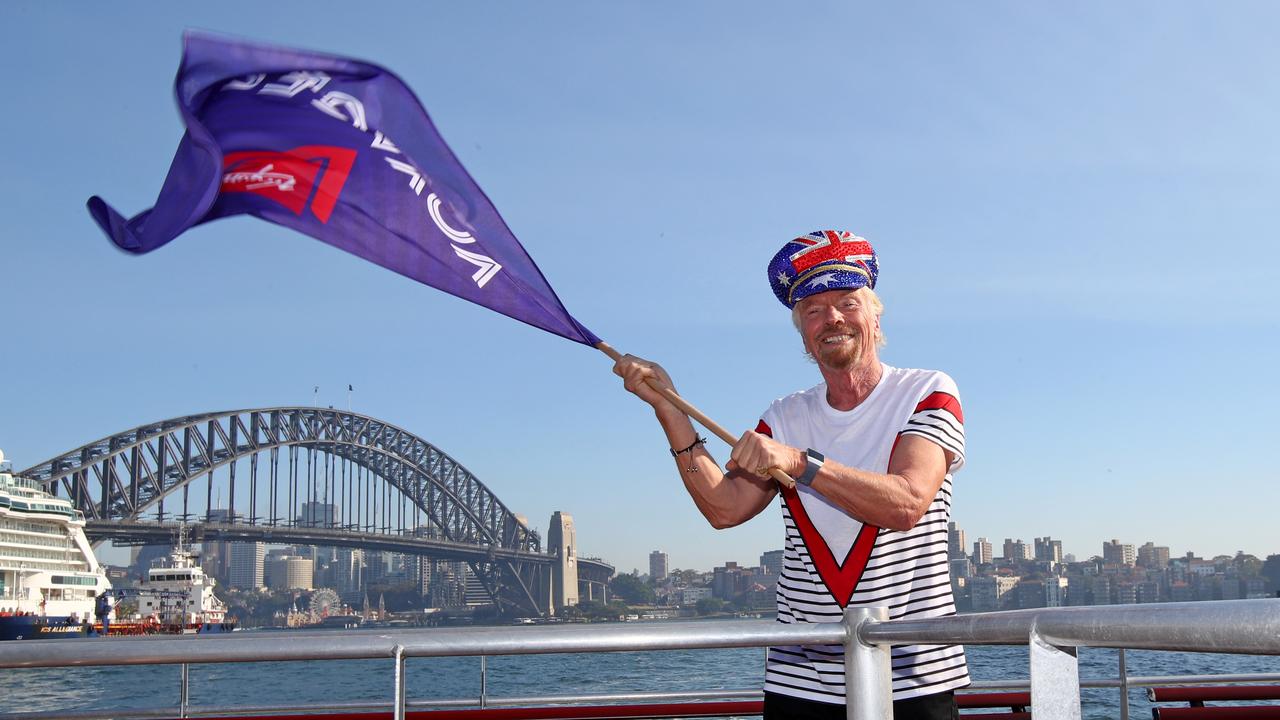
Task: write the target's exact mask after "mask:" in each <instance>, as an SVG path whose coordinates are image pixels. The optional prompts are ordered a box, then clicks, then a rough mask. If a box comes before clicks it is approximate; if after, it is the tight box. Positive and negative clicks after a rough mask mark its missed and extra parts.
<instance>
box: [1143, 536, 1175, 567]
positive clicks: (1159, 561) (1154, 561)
mask: <svg viewBox="0 0 1280 720" xmlns="http://www.w3.org/2000/svg"><path fill="white" fill-rule="evenodd" d="M1138 565H1140V566H1142V567H1144V568H1147V569H1148V570H1163V569H1165V568H1167V567H1169V548H1167V547H1163V546H1157V545H1155V544H1154V543H1151V542H1146V543H1143V545H1142V547H1140V548H1138Z"/></svg>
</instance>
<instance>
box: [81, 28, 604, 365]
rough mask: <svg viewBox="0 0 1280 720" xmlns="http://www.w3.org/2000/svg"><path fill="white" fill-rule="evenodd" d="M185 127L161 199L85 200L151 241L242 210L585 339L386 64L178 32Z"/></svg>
mask: <svg viewBox="0 0 1280 720" xmlns="http://www.w3.org/2000/svg"><path fill="white" fill-rule="evenodd" d="M174 89H175V93H176V95H177V101H178V109H179V111H180V113H181V115H182V119H183V122H184V123H185V124H186V128H187V129H186V133H185V135H184V136H183V138H182V141H181V143H179V145H178V150H177V153H176V154H175V155H174V158H173V162H172V163H171V165H170V167H169V174H168V177H166V178H165V182H164V185H163V187H161V189H160V194H159V197H158V198H157V199H156V203H155V207H153V208H151V209H150V210H146V211H144V212H142V213H139V214H138V215H135V216H133V217H132V218H129V219H127V220H126V219H125V218H124V217H123V216H121V215H120V213H118V212H117V211H116V210H115V209H113V208H112V207H111V206H110V205H108V204H107V203H106V202H105V201H103V200H102V199H101V198H99V197H97V196H95V197H92V198H90V199H89V202H88V207H89V212H90V214H91V215H92V216H93V219H94V220H95V221H97V223H98V225H99V226H101V227H102V229H103V230H104V231H105V232H106V233H107V235H108V236H110V238H111V240H112V241H113V242H114V243H115V244H116V245H117V246H119V247H120V248H122V249H123V250H125V251H127V252H131V253H138V254H141V253H146V252H150V251H152V250H155V249H156V248H158V247H160V246H161V245H164V244H165V243H167V242H169V241H170V240H173V239H174V238H175V237H177V236H178V235H180V234H182V232H184V231H185V230H187V229H188V228H191V227H195V226H196V225H200V224H202V223H206V222H209V221H211V220H216V219H218V218H221V217H227V216H230V215H242V214H248V215H253V216H255V217H258V218H261V219H263V220H267V221H269V222H273V223H278V224H280V225H284V226H286V227H290V228H293V229H294V230H297V231H299V232H302V233H306V234H307V235H310V236H311V237H313V238H316V239H317V240H320V241H322V242H325V243H328V244H330V245H333V246H335V247H338V248H341V249H343V250H345V251H347V252H350V253H353V254H355V255H358V256H360V257H362V258H364V259H366V260H369V261H371V262H374V263H377V264H378V265H381V266H383V267H385V268H388V269H390V270H394V271H396V272H398V273H400V274H402V275H405V276H407V277H410V278H413V279H414V280H417V281H419V282H422V283H425V284H427V285H430V286H432V287H434V288H437V289H439V290H443V291H444V292H447V293H449V294H451V295H456V296H458V297H461V298H464V299H466V300H469V301H471V302H474V303H477V304H479V305H482V306H484V307H487V308H489V309H491V310H496V311H497V312H500V313H502V314H504V315H508V316H510V317H513V318H515V319H517V320H520V321H522V322H526V323H528V324H530V325H533V326H534V327H537V328H541V329H543V330H546V331H548V332H551V333H555V334H556V335H559V336H561V337H565V338H568V339H570V340H573V341H575V342H580V343H584V344H587V345H595V344H596V343H598V342H600V339H599V338H598V337H596V336H595V335H594V334H592V333H591V331H590V330H588V329H587V328H585V327H583V326H582V325H581V324H580V323H578V321H576V320H574V319H573V317H571V316H570V315H569V313H568V311H567V310H565V307H564V305H563V303H561V302H560V299H559V298H558V297H557V296H556V294H555V291H554V290H552V289H551V286H550V285H549V284H548V283H547V281H546V279H545V278H544V277H543V275H542V272H541V271H540V270H539V269H538V266H537V265H535V264H534V262H533V260H532V258H530V257H529V255H528V253H526V252H525V250H524V248H523V247H521V245H520V243H519V241H517V240H516V238H515V236H514V235H513V234H512V233H511V230H510V229H509V228H508V227H507V225H506V223H505V222H504V221H503V220H502V218H501V216H499V215H498V211H497V210H496V209H495V208H494V207H493V204H492V203H491V202H490V201H489V198H488V197H486V196H485V194H484V192H483V191H482V190H481V189H480V187H479V186H478V185H476V183H475V181H474V180H472V178H471V176H470V175H468V174H467V171H466V169H464V168H463V167H462V165H461V163H459V162H458V159H457V158H456V157H454V155H453V152H452V151H451V150H450V149H449V147H448V146H447V145H445V143H444V140H443V139H442V138H441V137H440V134H439V133H438V132H437V131H436V128H435V126H434V125H433V124H432V122H431V118H430V117H428V115H427V112H426V110H425V109H424V108H423V107H422V104H421V103H420V102H418V99H417V97H416V96H415V95H414V94H413V91H411V90H410V89H409V88H408V86H406V85H405V84H404V82H402V81H401V80H400V79H399V78H398V77H396V76H395V75H394V74H392V73H391V72H390V71H388V70H386V69H385V68H382V67H379V66H377V65H373V64H370V63H366V62H361V61H358V60H352V59H348V58H343V57H338V56H335V55H327V54H323V53H316V52H309V51H303V50H293V49H288V48H281V47H274V46H270V45H264V44H259V43H251V42H246V41H242V40H233V39H228V38H224V37H221V36H217V35H209V34H204V33H197V32H190V31H188V32H187V33H186V34H185V35H184V37H183V55H182V63H181V66H180V67H179V68H178V76H177V79H176V81H175V83H174Z"/></svg>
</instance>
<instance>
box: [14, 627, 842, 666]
mask: <svg viewBox="0 0 1280 720" xmlns="http://www.w3.org/2000/svg"><path fill="white" fill-rule="evenodd" d="M847 638H848V632H847V631H846V630H845V628H844V626H843V625H842V624H840V623H824V624H820V625H817V624H805V625H780V624H778V623H774V622H769V621H768V620H737V621H729V622H670V623H666V622H664V623H654V624H645V625H632V624H626V625H562V626H540V625H536V626H520V627H470V628H425V629H406V630H396V631H394V632H388V631H386V630H365V629H359V630H349V631H341V632H339V631H333V630H325V631H318V632H290V633H289V634H288V640H289V641H288V642H287V643H285V642H281V641H280V640H281V636H280V635H278V634H275V633H262V634H260V635H259V634H247V633H230V634H225V635H223V634H215V635H201V636H197V635H180V636H176V637H155V636H151V637H137V638H133V637H130V638H108V639H105V640H101V641H96V642H74V643H68V642H66V641H49V640H37V641H22V642H18V643H13V642H10V643H0V668H24V667H25V668H31V667H78V666H88V665H172V664H178V663H220V662H257V661H291V660H360V659H368V658H391V657H393V656H394V655H395V651H396V648H397V646H398V647H401V648H403V653H404V656H405V657H448V656H475V655H529V654H544V653H590V652H615V651H645V650H695V649H706V648H731V647H766V646H769V645H795V644H809V645H817V644H833V645H840V644H843V643H844V642H845V641H846V639H847Z"/></svg>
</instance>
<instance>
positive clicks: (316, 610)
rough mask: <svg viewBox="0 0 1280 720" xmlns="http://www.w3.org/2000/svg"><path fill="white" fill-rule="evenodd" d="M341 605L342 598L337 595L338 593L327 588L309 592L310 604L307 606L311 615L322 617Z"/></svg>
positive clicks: (327, 615)
mask: <svg viewBox="0 0 1280 720" xmlns="http://www.w3.org/2000/svg"><path fill="white" fill-rule="evenodd" d="M341 607H342V599H341V598H339V597H338V593H336V592H334V591H332V590H330V589H329V588H320V589H319V590H317V591H315V592H313V593H311V604H310V605H309V606H308V608H309V609H310V610H311V615H312V616H313V617H318V618H324V617H329V615H330V614H331V613H332V612H333V611H335V610H338V609H339V608H341Z"/></svg>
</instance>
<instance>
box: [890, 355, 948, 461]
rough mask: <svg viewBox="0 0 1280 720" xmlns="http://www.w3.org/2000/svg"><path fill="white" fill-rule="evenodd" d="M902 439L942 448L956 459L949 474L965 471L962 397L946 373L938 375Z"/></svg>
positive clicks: (907, 425) (901, 433)
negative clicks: (929, 442) (920, 439)
mask: <svg viewBox="0 0 1280 720" xmlns="http://www.w3.org/2000/svg"><path fill="white" fill-rule="evenodd" d="M899 435H919V436H920V437H923V438H925V439H927V440H932V441H933V442H935V443H937V444H938V445H940V446H942V449H943V450H946V451H947V452H949V453H951V455H952V460H951V464H950V465H949V466H948V467H947V472H948V473H954V472H956V471H957V470H959V469H960V468H961V467H963V466H964V411H963V410H961V408H960V393H959V391H957V390H956V384H955V381H954V380H952V379H951V378H950V377H948V376H947V375H946V374H944V373H938V375H937V377H936V378H935V380H934V382H932V383H930V388H929V390H927V391H926V392H925V396H924V398H922V399H921V400H920V402H918V403H917V404H916V407H915V410H913V411H912V413H911V417H910V418H908V419H907V423H906V426H905V427H903V428H902V431H901V432H899Z"/></svg>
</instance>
